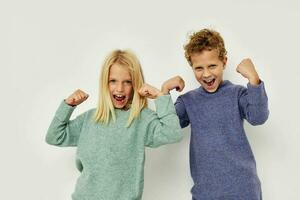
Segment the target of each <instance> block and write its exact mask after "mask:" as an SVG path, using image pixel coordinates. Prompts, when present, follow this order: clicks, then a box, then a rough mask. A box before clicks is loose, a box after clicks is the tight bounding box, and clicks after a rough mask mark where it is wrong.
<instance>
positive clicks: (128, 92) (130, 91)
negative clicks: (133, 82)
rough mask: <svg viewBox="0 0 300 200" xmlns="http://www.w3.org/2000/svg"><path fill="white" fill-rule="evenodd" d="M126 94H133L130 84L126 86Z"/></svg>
mask: <svg viewBox="0 0 300 200" xmlns="http://www.w3.org/2000/svg"><path fill="white" fill-rule="evenodd" d="M126 94H127V95H129V96H132V94H133V88H132V86H130V87H128V88H126Z"/></svg>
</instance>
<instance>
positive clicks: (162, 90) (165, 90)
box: [161, 86, 170, 95]
mask: <svg viewBox="0 0 300 200" xmlns="http://www.w3.org/2000/svg"><path fill="white" fill-rule="evenodd" d="M161 92H162V94H163V95H166V94H169V92H170V90H169V89H168V88H166V87H164V86H162V87H161Z"/></svg>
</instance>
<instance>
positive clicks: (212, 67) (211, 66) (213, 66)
mask: <svg viewBox="0 0 300 200" xmlns="http://www.w3.org/2000/svg"><path fill="white" fill-rule="evenodd" d="M216 67H217V65H210V66H209V69H214V68H216Z"/></svg>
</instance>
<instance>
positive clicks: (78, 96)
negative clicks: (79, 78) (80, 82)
mask: <svg viewBox="0 0 300 200" xmlns="http://www.w3.org/2000/svg"><path fill="white" fill-rule="evenodd" d="M88 97H89V95H88V94H86V93H85V92H83V91H82V90H80V89H78V90H76V91H75V92H74V93H73V94H71V95H70V96H69V97H68V98H67V99H65V102H66V104H68V105H70V106H77V105H79V104H81V103H82V102H84V101H85V100H86V99H87V98H88Z"/></svg>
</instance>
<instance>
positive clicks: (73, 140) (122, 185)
mask: <svg viewBox="0 0 300 200" xmlns="http://www.w3.org/2000/svg"><path fill="white" fill-rule="evenodd" d="M155 105H156V112H154V111H152V110H150V109H148V108H144V109H143V110H142V111H141V113H140V115H139V117H138V118H137V119H135V120H134V121H133V122H132V124H131V125H130V126H129V127H127V128H126V124H127V120H128V117H129V114H130V109H129V110H127V111H125V110H120V109H115V114H116V121H115V122H113V121H112V120H111V121H110V122H109V123H108V124H101V123H96V122H95V121H94V120H93V119H92V118H93V115H94V113H95V109H91V110H89V111H87V112H85V113H83V114H81V115H79V116H78V117H77V118H76V119H74V120H69V119H70V116H71V114H72V112H73V110H74V107H72V106H69V105H67V104H66V103H64V102H62V103H61V105H60V106H59V108H58V110H57V111H56V114H55V116H54V119H53V121H52V122H51V125H50V127H49V129H48V133H47V136H46V142H47V143H49V144H52V145H56V146H77V155H76V166H77V168H78V169H79V170H80V171H81V175H80V177H79V178H78V180H77V184H76V187H75V191H74V193H73V194H72V199H73V200H140V199H141V197H142V191H143V183H144V162H145V146H148V147H158V146H160V145H163V144H168V143H174V142H178V141H180V140H181V139H182V133H181V130H180V126H179V121H178V117H177V115H176V112H175V108H174V105H173V103H172V100H171V98H170V95H165V96H161V97H158V98H157V99H156V100H155Z"/></svg>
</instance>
